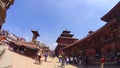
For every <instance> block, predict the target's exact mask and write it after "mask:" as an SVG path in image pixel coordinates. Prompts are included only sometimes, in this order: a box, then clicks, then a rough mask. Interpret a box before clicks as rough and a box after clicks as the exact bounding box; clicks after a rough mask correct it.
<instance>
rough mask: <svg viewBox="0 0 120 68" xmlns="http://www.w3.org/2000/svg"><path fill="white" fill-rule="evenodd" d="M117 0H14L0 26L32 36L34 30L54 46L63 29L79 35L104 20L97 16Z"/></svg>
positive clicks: (24, 35)
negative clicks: (3, 22) (4, 20)
mask: <svg viewBox="0 0 120 68" xmlns="http://www.w3.org/2000/svg"><path fill="white" fill-rule="evenodd" d="M118 2H119V0H15V2H14V5H12V6H11V7H10V9H8V11H7V16H6V22H5V24H4V25H3V27H2V28H3V29H5V30H8V31H9V32H11V33H13V34H15V35H17V36H19V37H23V38H25V39H26V40H27V41H30V40H31V39H32V36H33V35H32V32H31V30H37V31H38V32H39V34H40V37H38V38H37V39H38V40H40V41H42V42H44V43H45V44H46V45H47V46H49V47H50V49H52V50H54V49H55V47H56V45H57V43H56V40H57V38H58V37H59V36H60V34H61V33H62V31H63V30H69V31H71V34H74V38H78V39H82V38H84V37H85V36H87V35H88V32H89V31H90V30H92V31H96V30H98V29H99V28H100V27H102V26H103V25H105V24H106V22H104V21H102V20H101V19H100V18H101V17H102V16H104V15H105V14H106V13H107V12H108V11H109V10H110V9H112V8H113V7H114V6H115V5H116V4H117V3H118Z"/></svg>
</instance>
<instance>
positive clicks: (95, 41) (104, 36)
mask: <svg viewBox="0 0 120 68" xmlns="http://www.w3.org/2000/svg"><path fill="white" fill-rule="evenodd" d="M101 20H103V21H105V22H106V24H105V25H104V26H103V27H101V28H100V29H98V30H96V31H94V32H93V31H90V32H89V35H87V36H86V37H84V38H83V39H81V40H79V41H76V42H74V43H72V44H70V46H67V47H65V48H64V49H63V50H64V52H65V53H66V54H67V55H69V56H73V57H74V56H77V57H78V56H86V55H87V56H92V57H94V58H99V57H101V56H102V55H104V56H105V57H108V58H111V56H113V55H117V53H119V52H120V2H119V3H118V4H117V5H116V6H114V7H113V8H112V9H111V10H110V11H109V12H108V13H107V14H106V15H104V16H103V17H102V18H101Z"/></svg>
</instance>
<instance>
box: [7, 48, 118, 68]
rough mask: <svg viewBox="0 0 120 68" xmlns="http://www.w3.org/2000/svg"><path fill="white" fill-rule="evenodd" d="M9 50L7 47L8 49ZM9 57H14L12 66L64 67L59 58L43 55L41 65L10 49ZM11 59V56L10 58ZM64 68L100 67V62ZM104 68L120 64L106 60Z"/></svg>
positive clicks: (14, 67) (32, 67)
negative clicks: (45, 58) (46, 58)
mask: <svg viewBox="0 0 120 68" xmlns="http://www.w3.org/2000/svg"><path fill="white" fill-rule="evenodd" d="M6 50H7V49H6ZM6 52H7V54H9V55H7V56H8V57H12V58H11V60H12V67H10V68H62V67H61V63H58V58H56V57H55V58H48V61H47V62H45V61H44V57H42V63H41V64H40V65H38V64H34V63H35V60H33V59H31V58H29V57H26V56H23V55H20V54H17V53H15V52H11V51H9V50H7V51H6ZM9 59H10V58H9ZM64 68H100V65H99V63H93V64H91V65H88V67H86V66H84V65H79V66H78V65H70V64H68V65H65V67H64ZM104 68H120V66H118V65H116V63H115V62H113V63H111V62H106V63H105V65H104Z"/></svg>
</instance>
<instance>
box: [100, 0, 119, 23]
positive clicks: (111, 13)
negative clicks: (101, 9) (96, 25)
mask: <svg viewBox="0 0 120 68" xmlns="http://www.w3.org/2000/svg"><path fill="white" fill-rule="evenodd" d="M118 15H119V16H120V2H118V4H117V5H115V6H114V7H113V8H112V9H111V10H110V11H109V12H108V13H107V14H105V15H104V16H103V17H102V18H101V20H103V21H106V22H108V21H110V20H111V19H113V18H117V16H118Z"/></svg>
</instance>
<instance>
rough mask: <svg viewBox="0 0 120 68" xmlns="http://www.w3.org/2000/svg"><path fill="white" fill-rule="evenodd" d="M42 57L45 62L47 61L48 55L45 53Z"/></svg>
mask: <svg viewBox="0 0 120 68" xmlns="http://www.w3.org/2000/svg"><path fill="white" fill-rule="evenodd" d="M44 57H45V61H47V57H48V54H47V53H45V54H44Z"/></svg>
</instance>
